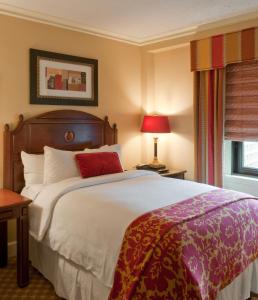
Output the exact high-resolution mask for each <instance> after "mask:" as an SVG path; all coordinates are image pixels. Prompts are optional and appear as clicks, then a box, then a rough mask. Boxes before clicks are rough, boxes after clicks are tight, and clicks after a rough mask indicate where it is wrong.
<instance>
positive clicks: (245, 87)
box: [225, 61, 258, 141]
mask: <svg viewBox="0 0 258 300" xmlns="http://www.w3.org/2000/svg"><path fill="white" fill-rule="evenodd" d="M225 94H226V99H225V139H228V140H232V141H258V61H250V62H244V63H239V64H232V65H228V66H227V68H226V93H225Z"/></svg>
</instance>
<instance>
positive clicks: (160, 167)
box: [149, 156, 166, 170]
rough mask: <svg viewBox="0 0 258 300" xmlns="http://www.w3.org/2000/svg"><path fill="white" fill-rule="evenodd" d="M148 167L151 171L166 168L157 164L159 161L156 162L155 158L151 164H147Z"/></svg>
mask: <svg viewBox="0 0 258 300" xmlns="http://www.w3.org/2000/svg"><path fill="white" fill-rule="evenodd" d="M149 167H150V168H151V169H155V170H160V169H165V168H166V166H165V165H163V164H161V163H160V162H159V160H158V158H157V157H156V156H155V157H154V159H153V161H152V163H151V164H149Z"/></svg>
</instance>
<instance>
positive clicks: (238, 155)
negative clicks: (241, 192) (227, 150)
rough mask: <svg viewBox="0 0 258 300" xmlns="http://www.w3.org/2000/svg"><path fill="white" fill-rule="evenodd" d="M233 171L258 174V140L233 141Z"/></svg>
mask: <svg viewBox="0 0 258 300" xmlns="http://www.w3.org/2000/svg"><path fill="white" fill-rule="evenodd" d="M232 150H233V153H232V154H233V155H232V157H233V162H232V167H233V170H232V171H233V173H238V174H244V175H253V176H258V142H233V143H232Z"/></svg>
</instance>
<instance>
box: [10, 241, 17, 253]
mask: <svg viewBox="0 0 258 300" xmlns="http://www.w3.org/2000/svg"><path fill="white" fill-rule="evenodd" d="M16 251H17V242H16V241H14V242H9V243H8V257H15V256H16Z"/></svg>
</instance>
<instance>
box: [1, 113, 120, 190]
mask: <svg viewBox="0 0 258 300" xmlns="http://www.w3.org/2000/svg"><path fill="white" fill-rule="evenodd" d="M115 143H117V129H116V125H115V124H114V125H113V127H111V126H110V124H109V122H108V118H107V117H105V119H104V120H102V119H100V118H98V117H96V116H94V115H91V114H88V113H85V112H82V111H76V110H56V111H50V112H47V113H44V114H41V115H38V116H35V117H33V118H30V119H27V120H24V118H23V116H22V115H21V116H20V117H19V123H18V125H17V127H16V128H15V129H14V130H10V127H9V125H8V124H7V125H5V130H4V187H5V188H8V189H10V190H13V191H15V192H20V191H21V190H22V188H23V187H24V176H23V165H22V162H21V151H22V150H23V151H25V152H27V153H34V154H40V153H43V147H44V146H45V145H47V146H50V147H54V148H58V149H64V150H83V149H84V148H86V147H87V148H97V147H99V146H102V145H105V144H108V145H112V144H115Z"/></svg>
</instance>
